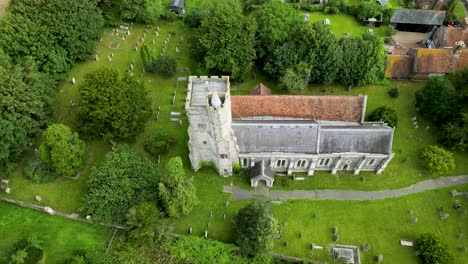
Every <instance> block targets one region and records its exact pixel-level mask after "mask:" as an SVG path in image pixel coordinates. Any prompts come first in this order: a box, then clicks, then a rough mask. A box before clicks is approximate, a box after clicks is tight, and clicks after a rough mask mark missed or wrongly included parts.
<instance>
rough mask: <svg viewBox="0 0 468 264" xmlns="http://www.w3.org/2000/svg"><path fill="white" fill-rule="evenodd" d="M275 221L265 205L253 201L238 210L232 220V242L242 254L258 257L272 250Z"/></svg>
mask: <svg viewBox="0 0 468 264" xmlns="http://www.w3.org/2000/svg"><path fill="white" fill-rule="evenodd" d="M276 224H277V223H276V219H275V218H274V217H273V214H272V212H271V209H270V207H269V206H268V205H267V204H260V203H259V202H257V201H254V202H252V203H250V204H249V205H247V206H246V207H244V208H242V209H240V210H239V212H238V214H237V216H236V217H235V219H234V240H235V242H236V244H237V245H238V246H239V247H240V250H241V252H242V253H244V254H247V255H258V254H263V253H269V252H270V250H271V249H272V248H273V237H274V235H275V233H276Z"/></svg>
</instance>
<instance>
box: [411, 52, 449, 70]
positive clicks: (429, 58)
mask: <svg viewBox="0 0 468 264" xmlns="http://www.w3.org/2000/svg"><path fill="white" fill-rule="evenodd" d="M451 57H452V52H451V51H450V50H446V49H418V50H417V51H416V58H415V62H414V71H415V72H416V73H447V72H449V67H450V59H451Z"/></svg>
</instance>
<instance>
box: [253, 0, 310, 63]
mask: <svg viewBox="0 0 468 264" xmlns="http://www.w3.org/2000/svg"><path fill="white" fill-rule="evenodd" d="M255 19H256V21H257V35H258V45H257V47H256V49H257V53H258V57H259V58H261V59H262V58H265V57H268V56H270V55H271V54H272V53H273V52H274V51H275V50H276V49H277V48H278V47H280V46H281V45H283V44H284V43H285V42H286V41H288V40H289V39H290V38H291V36H292V35H293V34H294V33H295V31H297V30H298V29H299V28H300V26H301V25H302V24H304V20H303V19H302V17H301V16H300V14H299V13H298V12H297V11H296V10H295V9H294V8H293V7H292V6H291V5H290V4H288V3H283V2H281V1H269V2H268V3H266V4H264V5H262V6H261V7H260V8H259V9H258V11H257V12H256V13H255Z"/></svg>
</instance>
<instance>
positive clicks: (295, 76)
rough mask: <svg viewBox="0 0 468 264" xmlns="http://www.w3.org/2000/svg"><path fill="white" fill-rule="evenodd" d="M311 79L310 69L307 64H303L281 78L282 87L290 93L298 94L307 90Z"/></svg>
mask: <svg viewBox="0 0 468 264" xmlns="http://www.w3.org/2000/svg"><path fill="white" fill-rule="evenodd" d="M309 78H310V68H309V65H307V64H306V63H305V62H301V63H299V64H298V65H296V66H295V67H294V68H289V69H287V70H286V72H285V73H284V75H283V76H282V77H281V78H280V86H281V87H282V88H284V89H287V90H288V91H289V92H292V93H298V92H303V91H304V90H306V89H307V84H308V83H309Z"/></svg>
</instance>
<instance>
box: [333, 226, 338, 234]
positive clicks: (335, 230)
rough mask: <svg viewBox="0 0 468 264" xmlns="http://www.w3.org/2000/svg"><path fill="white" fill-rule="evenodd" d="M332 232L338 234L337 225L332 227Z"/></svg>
mask: <svg viewBox="0 0 468 264" xmlns="http://www.w3.org/2000/svg"><path fill="white" fill-rule="evenodd" d="M333 234H335V235H336V234H338V227H337V226H335V227H333Z"/></svg>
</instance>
